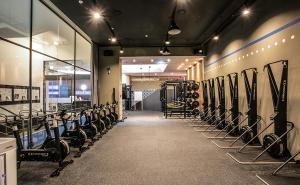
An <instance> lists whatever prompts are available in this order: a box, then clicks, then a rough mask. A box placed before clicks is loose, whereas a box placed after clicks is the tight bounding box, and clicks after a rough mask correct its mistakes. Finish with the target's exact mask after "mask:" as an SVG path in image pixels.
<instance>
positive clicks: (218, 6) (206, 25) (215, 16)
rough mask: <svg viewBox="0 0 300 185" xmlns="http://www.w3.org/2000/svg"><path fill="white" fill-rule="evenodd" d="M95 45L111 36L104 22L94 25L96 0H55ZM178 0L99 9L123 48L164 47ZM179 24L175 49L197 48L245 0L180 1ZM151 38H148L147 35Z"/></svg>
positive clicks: (102, 3)
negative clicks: (179, 32)
mask: <svg viewBox="0 0 300 185" xmlns="http://www.w3.org/2000/svg"><path fill="white" fill-rule="evenodd" d="M51 1H52V2H53V3H54V4H55V5H56V6H57V7H58V8H59V9H61V10H62V11H63V12H64V13H65V14H66V15H67V16H68V17H69V18H70V19H71V20H72V21H74V22H75V23H76V24H77V25H78V26H79V27H80V28H81V29H82V30H83V31H84V32H86V33H87V34H88V35H89V36H90V37H91V38H92V40H93V41H94V42H97V43H98V44H99V45H110V44H111V43H110V42H109V41H108V38H109V37H110V36H111V33H110V31H109V29H108V27H107V26H106V25H105V23H104V22H101V23H98V24H95V23H92V22H91V16H90V12H91V11H92V10H93V9H94V8H95V4H94V3H93V2H94V0H83V1H84V3H83V4H79V3H78V0H63V1H62V0H51ZM174 2H175V0H127V1H126V0H97V7H100V8H102V9H104V12H105V16H106V17H107V19H108V21H109V22H110V24H111V25H112V27H113V28H114V29H115V33H116V35H117V38H118V39H120V42H121V43H122V45H123V46H125V47H129V46H131V47H132V46H160V45H161V44H162V41H163V39H164V38H165V36H166V32H167V28H168V24H169V21H170V15H171V13H172V9H173V7H174V4H175V3H174ZM178 2H185V3H178V9H177V13H176V22H177V25H178V26H179V27H180V28H181V30H182V33H181V34H179V35H177V36H174V37H172V38H171V42H172V45H173V46H195V45H199V44H200V43H201V42H203V41H204V40H205V39H206V38H207V37H209V36H210V35H211V34H213V32H214V31H215V30H216V28H217V27H218V26H220V24H221V23H222V22H223V21H224V20H225V19H226V18H227V17H228V16H230V15H231V14H233V13H234V11H235V10H236V8H237V7H240V6H241V5H242V4H243V3H244V1H243V0H178ZM146 34H147V35H149V37H148V38H145V35H146Z"/></svg>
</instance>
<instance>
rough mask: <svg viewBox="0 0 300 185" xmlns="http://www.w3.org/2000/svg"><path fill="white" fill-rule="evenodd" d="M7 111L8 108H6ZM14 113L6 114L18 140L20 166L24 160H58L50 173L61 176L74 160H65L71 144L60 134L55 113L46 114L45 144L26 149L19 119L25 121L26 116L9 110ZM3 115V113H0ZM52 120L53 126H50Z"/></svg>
mask: <svg viewBox="0 0 300 185" xmlns="http://www.w3.org/2000/svg"><path fill="white" fill-rule="evenodd" d="M6 111H7V109H6ZM8 112H9V113H10V114H12V115H6V116H5V119H6V121H7V122H8V123H9V124H11V125H13V134H14V137H15V138H16V142H17V161H18V167H20V166H21V162H22V161H48V162H57V163H58V165H59V166H58V168H57V169H56V170H55V171H54V172H53V173H52V174H51V175H50V176H51V177H54V176H59V174H60V172H61V171H62V170H63V169H64V168H65V167H66V166H68V165H69V164H71V163H73V160H68V161H67V160H65V158H66V157H67V156H68V155H69V153H70V148H69V145H68V143H67V142H66V141H64V140H62V139H61V138H60V136H59V129H58V122H57V118H56V117H55V115H54V114H49V115H45V117H44V119H43V120H42V122H41V124H43V125H44V127H45V128H46V134H47V137H46V139H45V140H44V142H43V144H42V145H41V146H39V147H38V148H28V149H25V148H24V146H23V143H22V140H21V136H20V131H19V128H18V121H21V122H24V118H23V117H21V116H20V115H17V114H15V113H13V112H12V111H8ZM0 116H3V115H0ZM50 122H51V123H52V126H51V128H50ZM51 129H53V131H54V137H52V135H51Z"/></svg>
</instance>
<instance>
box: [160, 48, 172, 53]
mask: <svg viewBox="0 0 300 185" xmlns="http://www.w3.org/2000/svg"><path fill="white" fill-rule="evenodd" d="M161 54H162V55H171V52H170V50H169V49H168V47H167V46H164V48H163V50H162V52H161Z"/></svg>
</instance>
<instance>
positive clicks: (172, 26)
mask: <svg viewBox="0 0 300 185" xmlns="http://www.w3.org/2000/svg"><path fill="white" fill-rule="evenodd" d="M175 3H176V4H175V7H174V9H173V12H172V16H171V22H170V25H169V30H168V34H170V35H178V34H180V33H181V30H180V28H179V27H178V26H177V24H176V21H175V15H176V10H177V1H176V2H175Z"/></svg>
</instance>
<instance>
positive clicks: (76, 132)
mask: <svg viewBox="0 0 300 185" xmlns="http://www.w3.org/2000/svg"><path fill="white" fill-rule="evenodd" d="M59 116H60V119H61V120H62V123H63V128H64V131H63V132H62V134H61V137H62V138H63V139H65V140H66V141H67V142H68V144H69V145H70V146H71V147H74V148H78V149H79V152H78V153H77V154H76V155H75V157H80V156H81V154H82V153H83V152H84V151H86V150H87V149H89V146H88V145H89V143H88V138H87V135H86V133H85V132H84V130H82V129H81V128H80V124H79V118H78V117H76V113H74V114H73V115H72V114H71V115H68V113H67V110H62V111H61V112H60V113H59ZM70 121H71V123H72V126H71V127H70V128H69V127H68V122H70Z"/></svg>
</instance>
